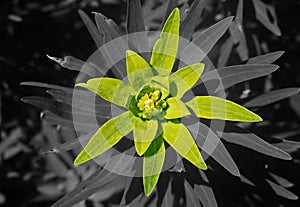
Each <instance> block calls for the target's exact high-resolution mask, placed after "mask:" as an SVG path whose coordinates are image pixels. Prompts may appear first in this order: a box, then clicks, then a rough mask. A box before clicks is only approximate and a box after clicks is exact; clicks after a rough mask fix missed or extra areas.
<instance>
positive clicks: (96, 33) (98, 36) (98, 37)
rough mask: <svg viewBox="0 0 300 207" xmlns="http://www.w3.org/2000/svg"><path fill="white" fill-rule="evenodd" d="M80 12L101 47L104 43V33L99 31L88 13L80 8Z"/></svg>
mask: <svg viewBox="0 0 300 207" xmlns="http://www.w3.org/2000/svg"><path fill="white" fill-rule="evenodd" d="M78 13H79V16H80V18H81V19H82V21H83V22H84V24H85V26H86V28H87V29H88V31H89V33H90V34H91V36H92V38H93V40H94V42H95V43H96V45H97V47H98V48H100V47H101V46H102V45H103V34H101V32H99V30H98V29H97V28H96V26H95V24H94V23H93V22H92V20H91V19H90V18H89V17H88V15H87V14H86V13H85V12H84V11H82V10H79V12H78Z"/></svg>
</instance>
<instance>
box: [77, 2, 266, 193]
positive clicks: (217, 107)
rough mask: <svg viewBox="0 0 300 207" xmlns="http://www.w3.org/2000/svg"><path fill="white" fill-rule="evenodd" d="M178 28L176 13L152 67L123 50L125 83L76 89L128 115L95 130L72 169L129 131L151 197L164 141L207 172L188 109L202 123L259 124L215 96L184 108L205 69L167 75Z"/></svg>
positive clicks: (97, 82)
mask: <svg viewBox="0 0 300 207" xmlns="http://www.w3.org/2000/svg"><path fill="white" fill-rule="evenodd" d="M179 25H180V14H179V10H178V9H177V8H176V9H174V10H173V12H172V13H171V14H170V16H169V17H168V19H167V21H166V23H165V25H164V27H163V29H162V32H161V35H160V38H159V39H158V40H157V42H156V43H155V45H154V48H153V51H152V56H151V60H150V64H149V63H147V62H146V61H145V60H144V59H143V58H142V57H141V56H140V55H139V54H137V53H135V52H134V51H131V50H128V51H127V53H126V67H127V75H128V83H127V82H124V81H122V80H118V79H114V78H95V79H90V80H89V81H88V82H87V83H79V84H77V85H76V86H80V87H84V88H86V89H88V90H91V91H93V92H94V93H96V94H97V95H99V96H100V97H102V98H103V99H105V100H107V101H109V102H111V103H113V104H116V105H118V106H122V107H125V108H126V109H127V111H126V112H124V113H123V114H121V115H118V116H116V117H113V118H112V119H110V120H108V121H107V122H106V123H105V124H103V125H102V126H101V127H100V128H99V129H98V131H97V132H96V133H95V134H94V135H93V137H92V138H91V139H90V141H89V142H88V144H87V145H86V146H85V147H84V149H83V150H82V151H81V153H80V154H79V155H78V156H77V158H76V159H75V161H74V164H75V165H79V164H82V163H84V162H87V161H89V160H91V159H93V158H94V157H96V156H98V155H100V154H102V153H103V152H105V151H106V150H108V149H109V148H111V147H113V146H114V145H115V144H117V143H118V142H119V141H120V140H121V139H122V137H124V136H126V135H127V134H129V133H130V132H132V131H133V137H134V145H135V148H136V152H137V154H138V155H139V156H144V157H143V160H144V161H143V184H144V191H145V194H146V195H150V193H151V192H152V191H153V189H154V187H155V186H156V183H157V181H158V178H159V175H160V173H161V170H162V167H163V164H164V158H165V142H167V143H168V144H169V145H170V146H171V147H172V148H174V149H175V150H176V151H177V152H178V153H179V154H180V155H181V156H182V157H183V158H185V159H186V160H188V161H189V162H191V163H192V164H193V165H195V166H196V167H198V168H200V169H203V170H206V169H207V166H206V164H205V162H204V160H203V158H202V156H201V154H200V151H199V149H198V147H197V145H196V143H195V141H194V138H193V137H192V135H191V134H190V132H189V130H188V129H187V128H186V126H185V125H183V124H182V123H181V122H180V121H179V119H180V118H182V117H184V116H189V115H190V110H192V111H193V112H194V113H195V115H196V116H197V117H200V118H205V119H221V120H230V121H243V122H258V121H262V119H261V118H260V117H259V116H258V115H256V114H255V113H253V112H251V111H249V110H248V109H246V108H244V107H242V106H240V105H238V104H236V103H233V102H231V101H228V100H225V99H221V98H218V97H213V96H196V97H194V98H193V99H191V100H190V101H188V102H186V103H184V102H183V101H182V100H181V98H182V97H183V95H184V94H185V93H186V92H187V91H188V90H190V89H191V88H192V87H193V86H194V85H195V84H196V83H197V81H198V80H199V78H200V76H201V74H202V72H203V70H204V65H203V64H202V63H195V64H193V65H190V66H186V67H184V68H181V69H179V70H177V71H176V72H174V73H172V74H170V73H171V71H172V68H173V65H174V62H175V59H176V55H177V50H178V42H179ZM189 109H190V110H189Z"/></svg>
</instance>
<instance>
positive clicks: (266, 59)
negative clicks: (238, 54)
mask: <svg viewBox="0 0 300 207" xmlns="http://www.w3.org/2000/svg"><path fill="white" fill-rule="evenodd" d="M283 54H284V51H277V52H271V53H268V54H264V55H259V56H256V57H252V58H250V59H249V60H248V62H247V64H271V63H273V62H275V61H276V60H278V59H279V58H280V57H281V56H282V55H283Z"/></svg>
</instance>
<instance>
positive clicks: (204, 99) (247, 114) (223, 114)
mask: <svg viewBox="0 0 300 207" xmlns="http://www.w3.org/2000/svg"><path fill="white" fill-rule="evenodd" d="M186 104H187V105H188V106H189V107H190V108H191V109H192V110H193V111H194V112H195V114H196V115H197V117H200V118H206V119H221V120H228V121H243V122H259V121H262V118H260V117H259V116H258V115H257V114H255V113H253V112H251V111H249V110H248V109H246V108H244V107H242V106H240V105H238V104H236V103H234V102H232V101H228V100H225V99H222V98H218V97H214V96H196V97H195V98H193V99H192V100H190V101H189V102H187V103H186Z"/></svg>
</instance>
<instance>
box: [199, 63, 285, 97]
mask: <svg viewBox="0 0 300 207" xmlns="http://www.w3.org/2000/svg"><path fill="white" fill-rule="evenodd" d="M278 68H279V67H278V66H277V65H270V64H258V65H255V64H253V65H252V64H249V65H245V64H244V65H233V66H228V67H224V68H218V70H212V71H209V72H207V73H205V74H203V76H202V77H201V80H202V81H203V82H207V81H209V80H215V79H216V77H217V78H218V79H219V80H222V84H220V86H219V87H218V88H217V89H216V91H215V93H216V92H218V91H221V90H225V89H227V88H229V87H231V86H233V85H235V84H237V83H241V82H244V81H247V80H252V79H255V78H259V77H262V76H265V75H268V74H270V73H273V72H274V71H276V70H277V69H278ZM208 88H209V87H208Z"/></svg>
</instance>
